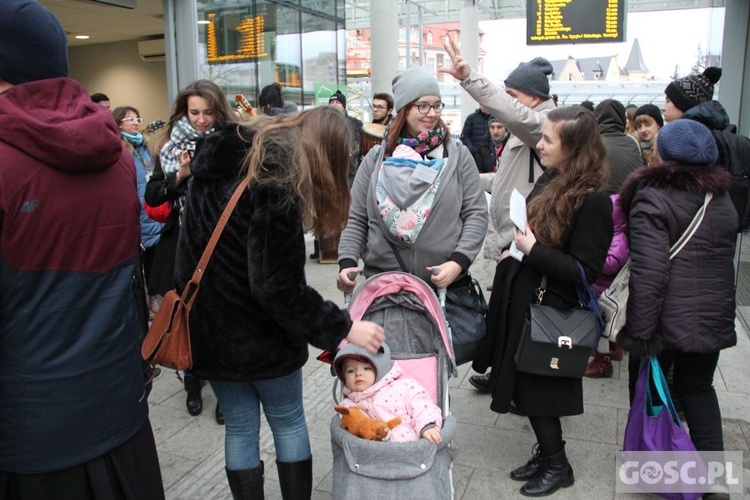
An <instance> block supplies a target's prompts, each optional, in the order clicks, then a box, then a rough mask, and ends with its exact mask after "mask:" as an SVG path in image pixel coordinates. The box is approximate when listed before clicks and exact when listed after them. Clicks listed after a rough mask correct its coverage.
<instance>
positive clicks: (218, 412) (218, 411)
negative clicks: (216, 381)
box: [214, 402, 224, 425]
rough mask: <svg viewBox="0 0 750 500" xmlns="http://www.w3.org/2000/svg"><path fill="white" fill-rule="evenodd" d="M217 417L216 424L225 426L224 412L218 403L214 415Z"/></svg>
mask: <svg viewBox="0 0 750 500" xmlns="http://www.w3.org/2000/svg"><path fill="white" fill-rule="evenodd" d="M214 416H215V417H216V423H217V424H219V425H224V412H223V411H221V406H219V403H218V402H217V403H216V413H215V414H214Z"/></svg>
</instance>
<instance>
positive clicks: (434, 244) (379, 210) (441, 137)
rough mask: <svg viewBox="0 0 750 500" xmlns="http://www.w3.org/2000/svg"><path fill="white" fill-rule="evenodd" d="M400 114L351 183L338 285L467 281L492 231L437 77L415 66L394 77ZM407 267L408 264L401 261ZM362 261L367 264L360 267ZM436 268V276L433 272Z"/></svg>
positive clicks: (471, 162) (442, 284) (475, 174)
mask: <svg viewBox="0 0 750 500" xmlns="http://www.w3.org/2000/svg"><path fill="white" fill-rule="evenodd" d="M393 95H394V99H395V110H396V116H395V117H394V119H393V120H392V121H391V123H390V124H389V126H388V129H387V130H386V134H385V138H384V140H383V145H382V146H375V147H373V148H372V149H371V150H370V152H369V153H368V154H367V156H366V157H365V159H364V160H363V161H362V164H361V165H360V167H359V170H358V171H357V175H356V177H355V178H354V184H353V185H352V204H351V208H350V209H349V220H348V223H347V225H346V228H344V231H343V232H342V234H341V239H340V242H339V248H338V256H339V268H340V273H339V276H338V279H337V286H338V288H339V290H341V291H344V292H346V291H351V290H352V289H353V288H354V285H355V283H354V280H351V279H350V278H349V277H348V275H349V273H351V272H353V271H355V272H357V273H359V272H360V271H363V272H364V274H365V276H367V277H370V276H372V275H374V274H376V273H380V272H384V271H395V270H402V268H403V267H406V270H407V271H408V272H410V273H412V274H414V275H416V276H418V277H420V278H421V279H423V280H424V281H425V282H427V283H431V284H432V286H434V287H439V288H447V287H449V286H452V285H455V286H457V285H458V284H460V283H463V280H466V281H467V283H468V277H467V273H468V270H469V266H471V263H472V262H473V261H474V258H475V257H476V256H477V254H478V253H479V250H480V249H481V247H482V243H483V241H484V235H485V234H486V232H487V201H486V199H485V196H484V190H483V189H482V185H481V182H480V180H479V172H478V171H477V167H476V164H475V163H474V159H473V158H472V156H471V153H470V152H469V150H468V149H467V148H466V146H464V145H463V144H461V142H459V141H452V140H451V139H450V133H449V131H448V127H447V125H445V123H444V122H443V120H442V119H441V118H440V114H441V112H442V110H443V107H444V106H445V105H444V104H443V102H442V101H441V100H440V87H439V85H438V82H437V80H436V79H435V77H434V76H433V75H432V74H430V73H428V72H427V70H425V69H424V68H422V67H420V66H410V67H408V68H406V69H404V70H401V71H399V72H398V73H397V74H396V76H395V77H394V78H393ZM397 256H398V258H400V259H401V260H402V262H403V264H404V265H403V266H402V265H401V263H400V262H399V260H398V258H397ZM360 259H362V260H363V262H364V266H363V267H362V268H360V267H358V264H359V260H360ZM433 267H439V268H440V272H439V273H438V274H435V275H433V274H432V273H431V269H432V268H433Z"/></svg>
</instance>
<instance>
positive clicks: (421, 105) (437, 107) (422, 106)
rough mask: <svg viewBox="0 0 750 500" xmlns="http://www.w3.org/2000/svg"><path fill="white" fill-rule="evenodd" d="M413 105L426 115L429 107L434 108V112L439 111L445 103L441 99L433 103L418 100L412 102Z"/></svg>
mask: <svg viewBox="0 0 750 500" xmlns="http://www.w3.org/2000/svg"><path fill="white" fill-rule="evenodd" d="M414 107H415V108H417V111H419V112H420V113H422V114H423V115H426V114H427V113H429V112H430V110H431V109H434V110H435V113H440V112H441V111H443V108H445V103H444V102H442V101H438V102H436V103H435V104H430V103H429V102H418V103H416V104H414Z"/></svg>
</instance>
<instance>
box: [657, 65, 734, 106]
mask: <svg viewBox="0 0 750 500" xmlns="http://www.w3.org/2000/svg"><path fill="white" fill-rule="evenodd" d="M719 78H721V68H717V67H716V66H709V67H708V68H706V70H705V71H704V72H703V73H702V74H700V75H689V76H686V77H685V78H680V79H679V80H675V81H673V82H671V83H670V84H669V85H667V88H665V89H664V93H665V94H667V97H669V100H670V101H672V103H674V105H675V106H677V109H679V110H680V111H682V112H683V113H684V112H685V111H687V110H689V109H690V108H692V107H693V106H697V105H698V104H700V103H702V102H706V101H710V100H711V99H713V98H714V84H715V83H716V82H718V81H719Z"/></svg>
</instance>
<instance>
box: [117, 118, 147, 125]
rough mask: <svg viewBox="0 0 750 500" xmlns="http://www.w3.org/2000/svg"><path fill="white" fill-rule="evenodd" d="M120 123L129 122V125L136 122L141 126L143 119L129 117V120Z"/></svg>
mask: <svg viewBox="0 0 750 500" xmlns="http://www.w3.org/2000/svg"><path fill="white" fill-rule="evenodd" d="M120 121H121V122H128V123H133V122H135V123H138V124H141V123H143V118H136V117H135V116H128V117H127V118H123V119H122V120H120Z"/></svg>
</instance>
